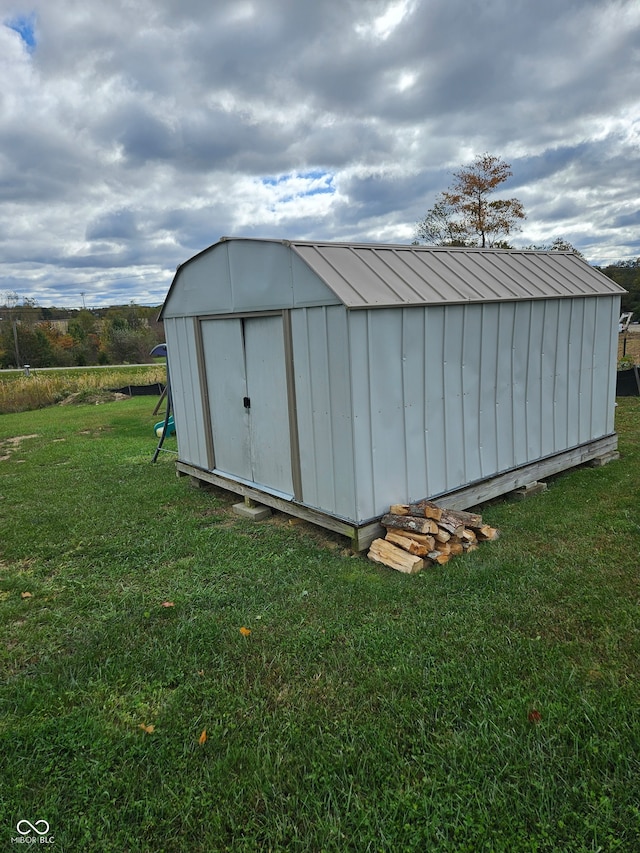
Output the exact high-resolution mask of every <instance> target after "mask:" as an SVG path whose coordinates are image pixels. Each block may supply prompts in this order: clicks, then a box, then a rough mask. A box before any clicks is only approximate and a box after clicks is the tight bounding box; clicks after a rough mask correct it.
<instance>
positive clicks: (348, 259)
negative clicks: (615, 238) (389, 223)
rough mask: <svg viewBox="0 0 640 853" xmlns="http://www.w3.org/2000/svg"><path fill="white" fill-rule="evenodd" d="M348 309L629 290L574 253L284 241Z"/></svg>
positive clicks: (491, 300)
mask: <svg viewBox="0 0 640 853" xmlns="http://www.w3.org/2000/svg"><path fill="white" fill-rule="evenodd" d="M285 243H286V245H289V246H290V247H291V248H292V249H293V251H294V252H296V254H297V255H298V256H299V257H300V258H301V259H302V260H303V261H304V262H305V263H306V264H308V266H309V267H311V269H312V270H313V271H314V272H315V273H316V274H317V275H319V276H320V278H321V279H322V280H323V281H324V282H325V284H326V285H327V286H328V287H329V288H331V290H332V291H333V292H334V293H335V294H336V296H337V297H338V299H340V301H341V302H343V303H344V304H345V305H346V306H347V307H348V308H372V307H386V306H389V307H391V306H401V305H433V304H452V303H467V302H487V301H490V302H501V301H513V300H518V299H549V298H562V297H569V296H600V295H612V294H618V293H624V292H625V291H624V289H623V288H621V287H619V286H618V285H617V284H616V283H615V282H613V281H611V279H609V278H607V276H605V275H604V274H603V273H601V272H599V271H598V270H596V269H594V268H593V267H591V266H589V264H588V263H587V262H586V261H584V260H582V258H580V257H579V256H578V255H576V254H575V253H573V252H555V251H552V252H542V251H528V250H518V249H475V248H449V247H442V248H441V247H437V248H436V247H430V246H405V245H384V244H357V243H314V242H297V241H285Z"/></svg>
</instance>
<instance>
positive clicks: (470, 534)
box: [460, 527, 478, 543]
mask: <svg viewBox="0 0 640 853" xmlns="http://www.w3.org/2000/svg"><path fill="white" fill-rule="evenodd" d="M460 539H461V540H462V542H463V543H464V542H467V543H470V542H475V541H476V540H477V539H478V537H477V536H476V532H475V530H471V528H470V527H465V529H464V530H463V531H462V533H461V534H460Z"/></svg>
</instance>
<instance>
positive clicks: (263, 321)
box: [202, 316, 293, 496]
mask: <svg viewBox="0 0 640 853" xmlns="http://www.w3.org/2000/svg"><path fill="white" fill-rule="evenodd" d="M202 343H203V349H204V358H205V366H206V375H207V389H208V393H209V406H210V413H211V431H212V435H213V449H214V456H215V464H216V470H219V471H220V472H224V473H226V474H230V475H231V476H233V477H237V478H240V479H243V480H247V481H249V482H252V483H255V484H256V485H259V486H262V487H264V488H265V489H268V490H269V491H276V492H280V493H283V494H285V495H287V496H292V495H293V480H292V475H291V446H290V435H289V409H288V396H287V375H286V368H285V354H284V353H285V350H284V332H283V326H282V317H281V316H268V317H247V318H233V319H228V320H205V321H203V323H202Z"/></svg>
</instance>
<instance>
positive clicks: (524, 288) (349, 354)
mask: <svg viewBox="0 0 640 853" xmlns="http://www.w3.org/2000/svg"><path fill="white" fill-rule="evenodd" d="M623 292H624V291H623V290H622V289H621V288H620V287H619V286H618V285H616V284H615V283H614V282H613V281H611V280H610V279H608V278H607V277H606V276H604V275H603V274H601V273H600V272H599V271H597V270H596V269H594V268H592V267H591V266H590V265H589V264H588V263H587V262H586V261H584V260H583V259H582V258H581V257H580V256H579V255H577V254H575V253H573V252H556V251H553V252H541V251H521V250H513V249H476V248H433V247H424V246H409V245H377V244H352V243H315V242H301V241H284V240H257V239H235V238H223V239H221V240H220V241H219V242H218V243H216V244H214V245H213V246H210V247H209V248H207V249H205V250H204V251H203V252H200V253H199V254H197V255H195V256H194V257H192V258H191V259H190V260H188V261H186V262H185V263H184V264H182V265H181V266H180V267H179V268H178V270H177V272H176V275H175V277H174V279H173V282H172V284H171V288H170V290H169V293H168V295H167V298H166V301H165V304H164V306H163V308H162V312H161V315H160V316H161V319H162V320H163V321H164V328H165V335H166V341H167V349H168V364H169V369H170V374H171V384H172V396H173V411H174V418H175V424H176V430H177V440H178V460H177V463H176V464H177V469H178V472H179V473H181V474H186V475H189V476H191V477H193V478H196V479H197V480H202V481H206V482H209V483H213V484H215V485H217V486H221V487H224V488H226V489H229V490H230V491H232V492H235V493H237V494H240V495H243V496H244V497H245V498H249V499H252V500H255V501H259V502H260V503H262V504H265V505H267V506H271V507H275V508H277V509H280V510H283V511H285V512H288V513H290V514H292V515H294V516H299V517H302V518H305V519H308V520H311V521H314V522H315V523H318V524H321V525H324V526H325V527H328V528H330V529H332V530H337V531H339V532H341V533H343V534H345V535H347V536H349V537H351V539H352V541H353V546H354V547H355V548H356V549H358V550H360V549H362V548H364V547H366V546H367V545H368V544H369V542H370V541H371V539H373V538H374V537H375V536H376V535H377V533H378V531H379V527H378V521H379V518H380V516H381V515H382V514H383V513H385V512H386V511H387V510H388V507H389V505H390V504H391V503H409V502H412V501H417V500H420V499H423V498H430V499H433V500H436V501H440V502H442V503H445V504H446V505H448V506H450V507H452V508H459V509H462V508H465V507H469V506H472V505H474V504H477V503H479V502H481V501H483V500H487V499H488V498H491V497H495V496H497V495H499V494H503V493H505V492H508V491H511V490H514V489H516V488H518V487H519V486H523V485H526V484H528V483H530V482H532V481H536V480H539V479H540V478H542V477H545V476H550V475H552V474H555V473H558V472H559V471H562V470H565V469H567V468H570V467H573V466H576V465H579V464H581V463H583V462H586V461H589V460H595V459H608V458H610V457H611V455H612V454H615V452H616V448H617V436H616V434H615V431H614V407H615V387H616V353H617V349H616V348H617V327H618V318H619V315H620V298H621V294H622V293H623Z"/></svg>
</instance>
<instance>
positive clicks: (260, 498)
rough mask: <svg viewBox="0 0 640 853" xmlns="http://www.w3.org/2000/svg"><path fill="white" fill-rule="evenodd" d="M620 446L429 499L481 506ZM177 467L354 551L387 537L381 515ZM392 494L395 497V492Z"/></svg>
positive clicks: (612, 440)
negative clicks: (341, 540)
mask: <svg viewBox="0 0 640 853" xmlns="http://www.w3.org/2000/svg"><path fill="white" fill-rule="evenodd" d="M617 448H618V436H617V435H616V433H613V434H612V435H608V436H605V437H604V438H600V439H597V440H596V441H591V442H588V443H587V444H581V445H580V446H579V447H574V448H572V449H571V450H566V451H564V452H563V453H558V454H556V455H554V456H548V457H546V458H545V459H539V460H538V461H536V462H533V463H531V464H530V465H523V466H522V467H520V468H515V469H512V470H511V471H506V472H504V473H502V474H498V475H496V476H495V477H489V478H487V479H486V480H481V481H479V482H476V483H472V484H470V485H469V486H465V487H463V488H461V489H456V490H455V491H452V492H446V493H443V494H438V495H431V496H429V499H430V500H433V501H436V502H437V503H438V504H441V505H446V507H447V508H448V509H457V510H464V509H468V508H469V507H472V506H477V505H478V504H481V503H483V502H484V501H488V500H491V499H492V498H497V497H499V496H500V495H504V494H507V493H508V492H512V491H514V489H517V488H519V487H521V486H525V485H527V484H528V483H531V482H533V481H534V480H542V479H544V478H545V477H551V476H553V475H554V474H559V473H560V472H561V471H566V470H568V469H569V468H575V467H576V466H578V465H583V464H584V463H585V462H591V461H592V460H595V459H600V458H603V459H604V460H606V461H610V460H611V459H614V458H616V451H617ZM176 471H177V474H178V476H181V475H184V476H189V477H192V478H193V479H194V480H199V481H202V482H205V483H211V484H212V485H214V486H218V487H219V488H222V489H226V490H227V491H229V492H232V493H233V494H237V495H242V496H243V497H248V498H251V499H252V500H254V501H257V502H258V503H261V504H264V505H265V506H269V507H272V508H273V509H277V510H279V511H280V512H284V513H286V514H288V515H292V516H294V517H296V518H301V519H303V520H304V521H309V522H311V523H312V524H317V525H318V526H320V527H324V528H325V529H327V530H332V531H333V532H334V533H339V534H341V535H342V536H346V537H347V538H348V539H350V540H351V547H352V549H353V550H354V551H364V550H366V549H367V548H369V546H370V545H371V543H372V542H373V540H374V539H378V538H380V537H384V535H385V532H386V531H385V529H384V528H383V527H382V525H381V524H380V521H379V519H377V518H376V519H371V520H370V521H367V522H365V523H363V524H361V525H357V524H353V523H350V522H348V521H345V520H344V519H341V518H337V517H335V516H333V515H330V514H329V513H325V512H321V511H320V510H316V509H312V508H311V507H308V506H305V505H304V504H301V503H298V502H296V501H293V500H286V499H284V498H281V497H278V496H277V495H272V494H269V493H268V492H265V491H262V490H261V489H260V488H258V487H254V486H249V485H247V484H245V483H239V482H237V481H236V480H232V479H231V478H230V477H225V476H223V475H221V474H217V473H215V472H214V471H206V470H204V469H203V468H198V467H197V466H195V465H190V464H189V463H187V462H181V461H178V462H176ZM390 497H391V498H393V496H390Z"/></svg>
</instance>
